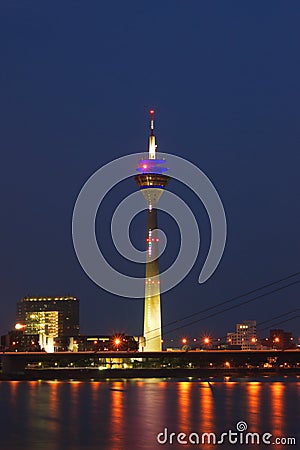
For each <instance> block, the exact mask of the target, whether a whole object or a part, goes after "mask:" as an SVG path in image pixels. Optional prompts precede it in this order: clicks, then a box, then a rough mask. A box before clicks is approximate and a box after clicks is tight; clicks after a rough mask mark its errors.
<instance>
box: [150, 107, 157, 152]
mask: <svg viewBox="0 0 300 450" xmlns="http://www.w3.org/2000/svg"><path fill="white" fill-rule="evenodd" d="M149 112H150V137H149V159H156V155H155V150H156V144H155V136H154V113H155V111H154V109H150V111H149Z"/></svg>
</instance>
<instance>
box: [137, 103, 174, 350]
mask: <svg viewBox="0 0 300 450" xmlns="http://www.w3.org/2000/svg"><path fill="white" fill-rule="evenodd" d="M164 164H165V160H164V159H157V158H156V144H155V135H154V110H153V109H151V110H150V137H149V152H148V158H146V159H142V160H140V161H139V165H138V167H137V171H138V172H139V173H138V174H137V175H135V177H134V178H135V181H136V183H137V185H138V187H139V189H140V190H141V192H142V194H143V196H144V197H145V200H146V202H147V206H148V220H147V234H146V249H147V253H146V275H145V300H144V332H143V335H144V338H145V342H146V345H145V350H146V351H161V350H162V335H161V305H160V277H159V261H158V255H159V251H158V249H159V239H158V238H157V237H154V233H153V231H154V230H155V229H157V209H156V206H157V203H158V201H159V199H160V197H161V195H162V193H163V191H164V189H165V187H166V186H167V184H168V181H169V179H170V177H168V176H167V175H166V174H165V173H166V172H167V170H168V169H167V168H166V167H164Z"/></svg>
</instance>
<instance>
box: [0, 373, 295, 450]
mask: <svg viewBox="0 0 300 450" xmlns="http://www.w3.org/2000/svg"><path fill="white" fill-rule="evenodd" d="M299 399H300V382H299V381H297V382H287V381H284V382H283V381H274V382H257V381H253V382H250V381H241V382H211V383H208V382H202V381H176V380H174V381H164V380H131V381H128V380H127V381H125V380H124V381H111V382H109V381H103V382H58V381H52V382H40V381H32V382H15V381H11V382H0V401H1V407H2V416H1V421H0V431H1V445H0V448H1V449H2V448H3V449H7V450H21V449H24V450H29V449H30V450H61V449H63V450H68V449H72V450H82V449H83V450H84V449H89V450H94V449H95V450H96V449H97V450H102V449H103V450H127V449H128V450H143V449H145V450H147V449H149V450H150V449H151V450H152V449H155V448H169V449H178V448H184V447H188V448H213V447H212V446H195V445H185V446H182V445H179V444H173V445H169V444H166V445H164V446H162V445H159V444H158V443H157V441H156V436H157V434H158V433H160V432H163V430H164V428H167V429H168V432H169V433H171V432H175V433H179V432H184V433H191V432H197V433H199V434H201V433H204V432H215V433H217V434H218V435H220V434H221V433H222V432H223V431H227V430H228V429H231V430H233V431H235V430H236V428H235V427H236V424H237V422H238V421H240V420H244V421H245V422H247V424H248V431H250V432H258V433H264V432H269V433H272V434H273V435H274V436H277V437H281V436H294V437H296V438H299V439H300V433H299V436H298V424H299V419H300V407H299V404H300V402H299ZM299 442H300V441H299ZM232 447H234V446H232V445H231V446H229V445H228V446H226V445H222V446H221V448H223V449H226V448H232ZM252 447H254V446H252ZM252 447H251V448H252ZM236 448H238V446H236ZM276 448H277V449H279V448H284V446H280V445H276ZM285 448H286V447H285ZM294 448H297V447H295V446H294Z"/></svg>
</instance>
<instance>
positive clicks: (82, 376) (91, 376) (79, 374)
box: [0, 368, 300, 381]
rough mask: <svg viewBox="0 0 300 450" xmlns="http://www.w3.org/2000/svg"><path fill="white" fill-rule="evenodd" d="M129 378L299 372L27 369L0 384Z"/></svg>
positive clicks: (293, 372) (289, 373) (298, 373)
mask: <svg viewBox="0 0 300 450" xmlns="http://www.w3.org/2000/svg"><path fill="white" fill-rule="evenodd" d="M132 378H176V379H186V380H189V379H191V378H194V379H199V380H203V381H207V380H220V381H222V380H225V379H228V378H229V379H230V380H238V379H247V378H249V379H251V380H262V379H266V378H271V379H272V378H280V379H286V378H289V379H293V380H299V381H300V369H296V368H268V369H265V368H263V369H260V368H251V369H249V368H232V369H224V368H213V369H182V368H173V369H164V368H159V369H152V368H147V369H103V370H99V369H91V368H75V369H68V368H62V369H26V370H25V371H24V372H18V373H10V374H0V381H13V380H16V381H17V380H19V381H33V380H62V381H63V380H71V379H72V380H86V381H88V380H107V379H132Z"/></svg>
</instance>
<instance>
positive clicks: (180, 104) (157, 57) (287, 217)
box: [0, 0, 300, 338]
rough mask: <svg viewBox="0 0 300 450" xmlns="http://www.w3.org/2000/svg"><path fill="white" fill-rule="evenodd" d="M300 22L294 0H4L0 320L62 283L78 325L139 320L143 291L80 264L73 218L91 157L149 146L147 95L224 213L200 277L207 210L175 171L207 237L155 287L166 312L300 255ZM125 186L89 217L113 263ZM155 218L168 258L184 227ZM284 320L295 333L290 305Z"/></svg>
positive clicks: (174, 146)
mask: <svg viewBox="0 0 300 450" xmlns="http://www.w3.org/2000/svg"><path fill="white" fill-rule="evenodd" d="M299 23H300V4H299V2H298V1H289V2H282V1H276V0H273V1H265V2H261V1H252V2H239V1H226V2H224V1H214V2H204V1H199V0H190V1H188V2H184V1H178V0H164V1H158V0H153V1H152V2H150V1H148V2H146V1H141V0H135V1H130V2H123V1H118V0H117V1H114V2H99V1H96V0H95V1H92V0H91V1H88V2H83V1H75V0H72V1H59V2H40V1H30V0H28V1H26V2H23V1H21V0H19V1H13V0H5V1H2V2H1V5H0V55H1V66H0V67H1V68H0V146H1V169H2V170H1V178H0V183H1V221H0V231H1V234H0V235H1V274H0V277H1V291H0V301H1V304H0V306H1V320H0V332H1V333H2V334H3V333H6V332H7V331H8V330H9V329H12V328H13V326H14V322H15V305H16V302H17V301H18V300H19V299H20V298H21V297H23V296H26V295H41V296H44V295H46V296H48V295H65V294H72V295H75V296H77V297H78V298H79V299H80V301H81V303H80V307H81V311H80V316H81V332H82V333H99V334H100V333H103V334H106V333H113V332H115V331H122V332H125V333H128V334H141V333H142V320H143V304H142V301H141V300H130V299H129V300H128V299H124V298H120V297H116V296H114V295H112V294H109V293H107V292H106V291H104V290H102V289H100V288H99V287H98V286H97V285H95V284H94V283H93V282H92V281H91V280H90V279H89V278H88V277H87V276H86V274H85V273H84V271H83V270H82V268H81V267H80V265H79V263H78V260H77V258H76V255H75V252H74V249H73V244H72V237H71V220H72V211H73V207H74V203H75V200H76V198H77V195H78V193H79V191H80V189H81V187H82V186H83V184H84V182H85V181H86V180H87V179H88V178H89V176H90V175H91V174H92V173H93V172H94V171H95V170H97V169H98V168H100V167H101V166H102V165H104V164H106V163H107V162H109V161H111V160H112V159H114V158H118V157H121V156H124V155H126V154H130V153H134V152H143V151H146V150H147V144H148V110H149V108H150V107H153V108H154V109H155V110H156V136H157V143H158V146H159V150H160V151H162V152H167V153H173V154H175V155H179V156H181V157H183V158H186V159H188V160H190V161H191V162H193V163H194V164H196V165H198V166H199V167H200V168H201V169H202V170H203V171H204V173H205V174H206V175H207V176H208V177H209V178H210V179H211V181H212V182H213V183H214V185H215V187H216V188H217V190H218V192H219V195H220V197H221V199H222V201H223V204H224V208H225V211H226V216H227V222H228V240H227V244H226V248H225V253H224V256H223V258H222V260H221V263H220V265H219V266H218V268H217V270H216V272H215V273H214V275H213V276H212V277H211V278H210V279H209V280H208V281H207V282H206V283H205V284H203V285H199V284H198V283H197V279H198V275H199V272H200V269H201V267H202V265H203V261H204V260H205V256H206V253H207V249H208V246H209V242H210V228H209V222H208V218H207V215H206V213H205V210H204V208H203V206H202V205H201V204H200V203H199V201H198V200H197V199H196V197H195V196H194V195H193V194H192V193H191V192H190V191H189V190H188V189H187V188H185V187H183V186H180V185H179V183H176V182H174V183H172V182H170V184H169V189H170V190H172V191H173V192H177V194H178V195H181V196H183V197H184V200H185V201H186V203H187V204H189V206H190V207H191V208H192V209H193V211H195V215H196V217H197V220H198V222H199V224H200V230H201V238H202V244H203V245H202V247H201V250H200V254H199V258H198V260H197V262H196V264H195V266H194V268H193V270H192V271H191V272H190V274H189V276H188V277H187V278H186V279H185V280H184V281H183V282H182V283H181V284H180V285H178V286H177V287H176V288H174V289H173V290H171V291H169V292H168V293H166V294H164V295H163V296H162V308H163V322H164V324H167V323H168V322H170V321H173V320H176V319H180V318H181V317H183V316H185V315H188V314H192V313H193V312H195V311H199V310H200V309H202V308H205V307H208V306H210V305H214V304H216V303H218V302H221V301H224V300H227V299H229V298H231V297H232V296H235V295H239V294H242V293H244V292H247V291H249V290H251V289H255V288H256V287H259V286H261V285H263V284H265V283H268V282H271V281H274V280H277V279H278V278H281V277H284V276H287V275H289V274H291V273H294V272H297V271H299V270H300V269H299V267H300V263H299V251H300V245H299V230H300V214H299V192H300V189H299V165H300V157H299V154H300V106H299V105H300V82H299V80H300V53H299V42H300V27H299ZM135 190H136V185H135V183H134V181H133V180H132V179H130V180H127V181H125V182H124V186H123V188H120V186H119V187H116V189H115V190H113V191H112V192H111V198H109V196H108V198H107V199H105V201H104V203H103V205H102V206H101V208H100V210H99V218H98V219H99V220H98V219H97V227H98V228H97V232H98V231H99V227H101V232H102V234H101V237H99V236H98V239H99V241H100V245H102V246H103V252H105V254H106V255H107V256H108V258H111V262H112V263H113V264H114V266H115V267H116V268H119V269H120V270H123V271H126V269H128V266H127V265H126V263H125V262H124V261H123V260H122V258H121V257H119V256H118V255H117V252H116V251H115V250H114V249H113V244H112V242H111V241H110V237H109V235H108V232H109V224H110V218H111V214H112V212H113V210H114V208H115V207H116V206H117V204H118V203H119V202H120V201H121V200H122V198H124V196H126V195H128V193H130V192H133V191H135ZM160 224H161V226H162V228H163V229H164V231H165V232H166V234H167V235H168V238H169V246H168V249H167V251H166V254H165V256H164V258H162V267H164V266H167V265H168V262H170V261H172V260H173V259H174V255H176V252H177V250H178V245H179V237H178V229H177V228H176V225H175V223H174V221H173V220H172V219H171V218H170V217H168V216H167V215H166V214H163V213H162V214H161V215H160ZM145 226H146V216H145V215H142V214H140V215H139V216H138V217H137V218H136V219H135V220H134V221H133V223H132V227H131V232H132V236H133V241H134V242H135V244H136V245H137V246H138V247H139V248H142V246H143V242H144V238H145ZM104 231H105V232H106V231H107V236H106V235H105V237H102V236H103V233H104ZM134 270H137V271H139V273H143V270H144V267H140V268H136V269H134ZM298 299H299V285H296V286H294V287H290V288H288V289H286V290H283V291H281V292H278V293H276V294H273V295H271V296H269V297H266V298H264V299H261V300H258V301H257V302H254V303H250V304H249V305H246V306H242V307H240V308H237V309H235V310H232V311H230V312H227V313H224V314H221V315H219V316H216V317H215V318H212V319H209V320H205V321H201V322H199V323H198V324H195V325H193V326H192V327H188V328H184V329H182V330H179V331H177V332H176V333H175V336H176V337H177V336H178V337H182V336H184V335H188V336H190V337H198V336H201V335H203V334H204V333H211V335H212V336H215V337H217V336H223V335H224V334H225V333H226V332H227V331H233V330H234V327H235V323H236V322H238V321H241V320H247V319H256V320H257V321H258V322H259V321H262V320H266V319H268V318H270V317H273V316H276V315H278V314H281V313H284V312H286V311H289V310H292V309H293V308H296V307H297V306H298ZM178 325H180V323H178ZM283 327H284V328H285V329H287V330H289V331H293V332H294V333H295V334H296V335H297V336H298V334H299V335H300V320H299V319H296V320H293V321H291V322H289V323H287V324H285V325H283ZM169 337H171V334H170V335H168V338H169Z"/></svg>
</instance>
